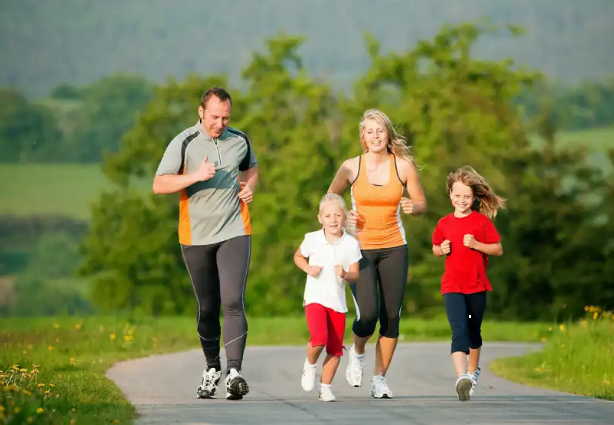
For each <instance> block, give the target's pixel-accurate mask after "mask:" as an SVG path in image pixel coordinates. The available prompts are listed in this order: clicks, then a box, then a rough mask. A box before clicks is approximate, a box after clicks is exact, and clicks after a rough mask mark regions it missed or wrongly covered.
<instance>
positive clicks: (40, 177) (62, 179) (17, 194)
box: [0, 128, 614, 220]
mask: <svg viewBox="0 0 614 425" xmlns="http://www.w3.org/2000/svg"><path fill="white" fill-rule="evenodd" d="M558 137H559V140H560V144H561V146H570V145H574V144H579V145H584V146H588V147H589V149H590V150H591V152H592V153H591V155H590V159H589V160H590V162H591V164H593V165H595V166H598V167H602V168H603V169H605V170H606V171H609V170H611V168H610V165H609V161H608V159H607V157H606V154H605V153H606V151H607V149H609V148H610V147H612V146H614V128H602V129H593V130H587V131H579V132H568V133H561V134H560V135H559V136H558ZM0 181H3V182H9V181H10V182H11V184H5V185H2V186H1V187H0V199H2V202H0V216H1V215H4V214H11V215H17V216H29V215H34V214H61V215H65V216H68V217H71V218H75V219H81V220H88V219H89V217H90V209H89V206H90V204H91V202H93V201H96V200H97V199H98V196H99V194H100V192H101V191H102V190H105V189H109V188H110V187H111V183H110V182H109V181H108V180H107V179H106V177H105V176H104V175H103V174H102V171H101V168H100V165H98V164H26V165H15V164H0ZM150 184H151V181H150V180H149V179H145V180H144V181H143V182H142V187H143V190H149V189H150Z"/></svg>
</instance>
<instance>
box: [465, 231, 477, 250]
mask: <svg viewBox="0 0 614 425" xmlns="http://www.w3.org/2000/svg"><path fill="white" fill-rule="evenodd" d="M463 245H465V246H466V247H467V248H472V249H476V248H477V246H478V241H476V240H475V238H474V237H473V235H469V234H467V235H465V237H464V238H463Z"/></svg>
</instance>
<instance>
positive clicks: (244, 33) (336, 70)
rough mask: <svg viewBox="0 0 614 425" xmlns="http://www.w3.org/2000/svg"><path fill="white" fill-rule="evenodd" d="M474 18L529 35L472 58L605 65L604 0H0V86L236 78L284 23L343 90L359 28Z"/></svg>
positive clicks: (574, 72) (612, 64)
mask: <svg viewBox="0 0 614 425" xmlns="http://www.w3.org/2000/svg"><path fill="white" fill-rule="evenodd" d="M484 17H488V18H490V19H491V20H492V21H493V22H495V23H513V24H518V25H520V26H522V27H524V28H526V29H527V31H528V34H527V35H525V36H524V37H522V38H521V39H515V40H513V39H510V38H507V37H503V36H501V37H496V36H495V37H489V38H487V39H484V40H482V41H481V42H480V43H479V44H478V46H477V48H476V51H475V54H476V55H477V56H480V57H484V58H493V59H498V58H503V57H513V58H515V59H516V60H517V62H518V63H520V64H525V65H527V66H529V67H533V68H539V69H542V70H543V71H544V72H546V73H547V74H548V75H550V76H552V77H554V78H555V79H559V80H561V81H565V82H569V83H575V82H578V81H579V80H581V79H600V78H602V77H604V76H606V75H609V74H612V73H613V72H614V55H613V54H612V53H613V51H612V45H611V44H612V40H614V1H612V0H587V1H583V2H580V1H577V0H537V1H519V0H496V1H494V0H465V1H460V0H437V1H433V2H428V1H425V0H423V1H411V2H409V1H407V0H380V1H378V2H372V1H367V0H335V1H326V0H310V1H298V0H296V1H289V0H257V1H256V0H232V1H203V0H181V1H170V0H121V1H120V0H105V1H93V0H46V1H44V2H43V1H40V0H2V1H1V2H0V51H2V55H1V57H0V86H6V85H12V86H16V87H18V88H19V89H20V90H22V91H23V92H24V93H26V94H27V95H29V96H33V97H40V96H46V95H48V94H49V92H50V91H51V90H52V89H53V87H55V86H56V85H58V84H60V83H70V84H75V85H80V84H89V83H92V82H93V81H95V80H97V79H99V78H101V77H103V76H105V75H108V74H110V73H113V72H118V71H119V72H129V73H138V74H142V75H143V76H145V77H146V78H148V79H150V80H152V81H156V82H160V81H163V80H165V79H166V78H168V77H169V76H174V77H175V78H178V79H181V78H183V77H184V76H185V75H186V74H187V73H198V74H211V73H222V72H225V73H228V75H229V76H230V77H231V79H232V81H233V82H235V83H236V82H238V79H239V77H240V70H241V69H242V68H243V67H244V66H245V65H246V64H247V63H248V61H249V60H250V58H251V55H252V53H253V51H255V50H261V49H262V48H263V42H264V39H265V38H266V37H270V36H273V35H275V34H277V33H279V32H280V31H284V32H286V33H290V34H298V35H304V36H305V37H306V42H305V44H304V46H303V47H302V49H301V55H302V57H303V58H304V61H305V65H306V66H307V68H308V69H309V71H310V73H311V74H312V75H315V76H318V77H321V78H325V79H328V80H331V81H333V82H335V83H336V84H337V85H338V87H340V88H343V89H346V88H348V87H350V85H351V84H352V81H353V80H354V78H355V77H356V76H357V75H358V74H360V73H361V72H362V71H363V70H364V69H365V68H366V67H367V65H368V58H367V53H366V50H365V47H364V41H363V34H364V32H371V33H372V34H374V35H375V37H376V38H377V39H379V40H380V41H381V42H382V46H383V48H384V50H395V51H402V50H406V49H408V48H410V47H412V46H413V45H414V44H415V42H416V41H417V40H419V39H421V38H429V37H432V36H433V35H434V34H435V33H436V32H437V31H438V29H439V28H440V26H441V25H442V24H444V23H451V24H452V23H458V22H463V21H468V20H478V19H481V18H484Z"/></svg>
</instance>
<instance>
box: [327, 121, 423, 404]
mask: <svg viewBox="0 0 614 425" xmlns="http://www.w3.org/2000/svg"><path fill="white" fill-rule="evenodd" d="M359 133H360V143H361V144H362V147H363V150H364V154H363V155H361V156H358V157H355V158H350V159H348V160H346V161H344V162H343V164H342V165H341V167H340V168H339V170H338V171H337V174H336V175H335V178H334V180H333V182H332V183H331V185H330V188H329V189H328V192H329V193H337V194H342V193H343V191H344V190H345V189H346V188H347V187H348V186H351V196H352V205H353V207H354V210H353V211H352V212H351V213H350V218H349V221H348V224H349V225H350V226H352V225H353V226H355V227H356V237H357V239H358V241H359V242H360V249H361V253H362V256H363V258H362V259H361V260H360V278H359V280H358V281H357V282H355V283H351V284H350V288H351V290H352V295H353V297H354V303H355V305H356V319H355V320H354V323H353V325H352V331H353V333H354V344H353V345H352V347H351V348H350V349H349V353H348V355H349V364H348V367H347V369H346V378H347V380H348V382H349V383H350V385H352V386H354V387H359V386H361V385H362V376H363V368H364V362H365V345H366V344H367V341H368V340H369V338H370V337H371V335H373V333H374V332H375V326H376V325H377V321H378V319H379V322H380V331H379V333H380V335H379V338H378V341H377V345H376V348H375V372H374V376H373V379H372V380H371V391H370V393H371V396H372V397H374V398H392V391H390V389H389V388H388V385H387V383H386V378H385V376H386V372H387V370H388V367H389V366H390V362H391V361H392V356H393V354H394V350H395V348H396V345H397V340H398V337H399V319H400V312H401V308H402V306H403V297H404V295H405V286H406V285H407V272H408V268H409V260H408V252H407V242H406V239H405V230H404V228H403V224H402V222H401V214H400V211H401V209H402V210H403V212H404V213H405V214H411V215H414V216H416V215H419V214H422V213H423V212H424V211H425V209H426V199H425V197H424V192H423V190H422V186H421V184H420V180H419V177H418V173H417V172H416V167H415V163H414V159H413V157H412V155H411V154H410V153H409V146H407V145H406V140H405V138H404V137H402V136H401V135H399V134H398V133H397V132H396V131H395V129H394V128H393V126H392V123H391V122H390V119H389V118H388V117H387V116H386V115H385V114H384V113H383V112H381V111H378V110H376V109H369V110H367V111H365V113H364V114H363V117H362V120H361V122H360V125H359ZM404 189H405V190H406V191H407V194H408V195H409V198H407V197H403V190H404ZM378 295H379V297H378ZM378 298H379V302H378ZM378 310H379V311H378Z"/></svg>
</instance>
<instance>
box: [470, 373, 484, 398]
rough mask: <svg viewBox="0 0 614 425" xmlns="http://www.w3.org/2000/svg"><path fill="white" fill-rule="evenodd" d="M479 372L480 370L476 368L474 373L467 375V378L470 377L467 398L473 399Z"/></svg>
mask: <svg viewBox="0 0 614 425" xmlns="http://www.w3.org/2000/svg"><path fill="white" fill-rule="evenodd" d="M481 372H482V368H480V366H478V368H477V369H476V370H475V372H473V373H470V374H469V376H471V390H469V396H471V397H473V394H474V393H475V389H476V388H477V387H478V381H479V380H480V373H481Z"/></svg>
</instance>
